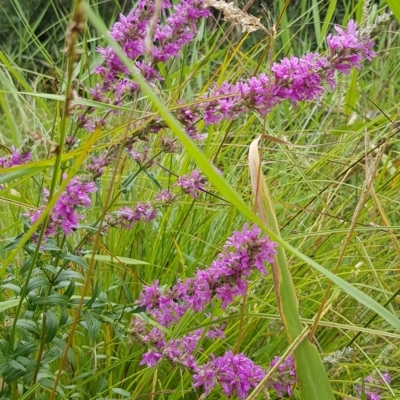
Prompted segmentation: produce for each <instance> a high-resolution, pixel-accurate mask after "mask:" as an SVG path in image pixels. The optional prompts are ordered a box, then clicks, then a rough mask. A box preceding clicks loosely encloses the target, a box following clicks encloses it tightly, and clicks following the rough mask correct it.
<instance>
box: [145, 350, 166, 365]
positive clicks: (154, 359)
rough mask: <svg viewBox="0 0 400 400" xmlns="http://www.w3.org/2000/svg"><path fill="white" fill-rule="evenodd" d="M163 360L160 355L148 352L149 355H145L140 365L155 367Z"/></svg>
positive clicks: (151, 351)
mask: <svg viewBox="0 0 400 400" xmlns="http://www.w3.org/2000/svg"><path fill="white" fill-rule="evenodd" d="M161 358H162V355H161V354H160V353H157V352H156V351H153V350H148V351H147V353H144V354H143V356H142V361H141V362H140V365H144V364H146V365H147V366H148V367H154V366H155V365H156V364H157V363H158V361H160V360H161Z"/></svg>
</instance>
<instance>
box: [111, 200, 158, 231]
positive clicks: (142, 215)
mask: <svg viewBox="0 0 400 400" xmlns="http://www.w3.org/2000/svg"><path fill="white" fill-rule="evenodd" d="M115 214H116V216H117V218H118V222H119V223H120V224H121V226H123V227H124V228H125V229H131V228H132V227H133V226H134V225H135V223H137V222H151V221H153V220H154V219H155V218H156V216H157V210H156V209H155V208H153V206H152V204H151V203H150V202H147V203H138V204H137V205H136V207H135V208H134V209H132V208H130V207H124V208H122V209H121V210H119V211H116V212H115Z"/></svg>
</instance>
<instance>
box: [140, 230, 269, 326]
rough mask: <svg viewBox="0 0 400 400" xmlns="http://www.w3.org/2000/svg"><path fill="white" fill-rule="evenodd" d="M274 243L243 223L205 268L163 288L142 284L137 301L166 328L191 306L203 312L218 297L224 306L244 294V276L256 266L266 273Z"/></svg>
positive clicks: (245, 277) (156, 285)
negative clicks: (141, 290) (265, 265)
mask: <svg viewBox="0 0 400 400" xmlns="http://www.w3.org/2000/svg"><path fill="white" fill-rule="evenodd" d="M275 247H276V244H275V243H273V242H271V240H270V239H269V238H268V237H265V236H261V230H260V229H259V228H258V227H257V226H253V227H252V228H248V227H247V224H245V225H244V226H243V229H242V231H241V232H239V231H236V232H234V233H233V235H232V236H231V237H230V238H229V239H228V240H227V241H226V243H225V245H224V247H223V249H224V252H223V253H221V254H219V255H218V257H217V258H216V260H215V261H213V262H212V263H211V265H210V267H209V268H208V269H206V270H197V272H196V274H195V276H194V277H193V278H188V279H186V281H184V282H182V281H181V280H178V282H177V283H176V284H175V285H174V286H173V287H172V288H171V289H168V290H166V291H165V292H164V291H162V290H161V289H160V287H159V283H158V281H156V282H155V283H154V284H153V285H152V286H144V287H143V292H142V294H141V297H140V304H141V305H142V306H145V307H146V310H147V311H148V312H149V313H150V314H151V315H152V317H153V318H154V319H155V320H156V321H157V322H158V323H160V324H162V325H164V326H166V327H169V326H171V325H173V324H175V323H177V322H178V321H179V319H180V318H181V317H182V315H183V314H184V313H185V311H186V310H188V309H189V308H192V309H193V310H195V311H198V312H202V311H204V310H205V309H206V307H207V306H208V305H209V304H212V301H213V300H214V299H221V301H222V307H223V308H226V307H227V306H228V305H229V304H230V303H232V302H233V300H234V296H237V295H244V294H245V293H246V289H247V283H246V280H247V277H248V276H249V274H250V272H251V270H254V269H257V270H259V271H260V272H261V273H263V274H267V270H266V269H265V267H264V263H265V262H271V261H272V259H273V256H274V254H275V253H276V251H275Z"/></svg>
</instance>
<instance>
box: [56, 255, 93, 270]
mask: <svg viewBox="0 0 400 400" xmlns="http://www.w3.org/2000/svg"><path fill="white" fill-rule="evenodd" d="M62 258H63V260H68V261H72V262H74V263H77V264H78V265H80V266H82V267H83V268H85V269H88V268H89V266H88V265H87V262H86V260H85V259H83V258H82V257H79V256H76V255H75V254H66V255H65V256H63V257H62Z"/></svg>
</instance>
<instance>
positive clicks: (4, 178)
mask: <svg viewBox="0 0 400 400" xmlns="http://www.w3.org/2000/svg"><path fill="white" fill-rule="evenodd" d="M45 168H47V166H35V167H29V164H28V166H27V167H25V168H22V169H21V168H19V169H18V171H12V172H8V173H7V174H4V175H1V176H0V185H2V184H4V183H7V182H10V181H13V180H14V179H18V178H22V177H24V178H26V177H27V176H28V175H35V174H36V173H38V172H39V171H42V170H44V169H45Z"/></svg>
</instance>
